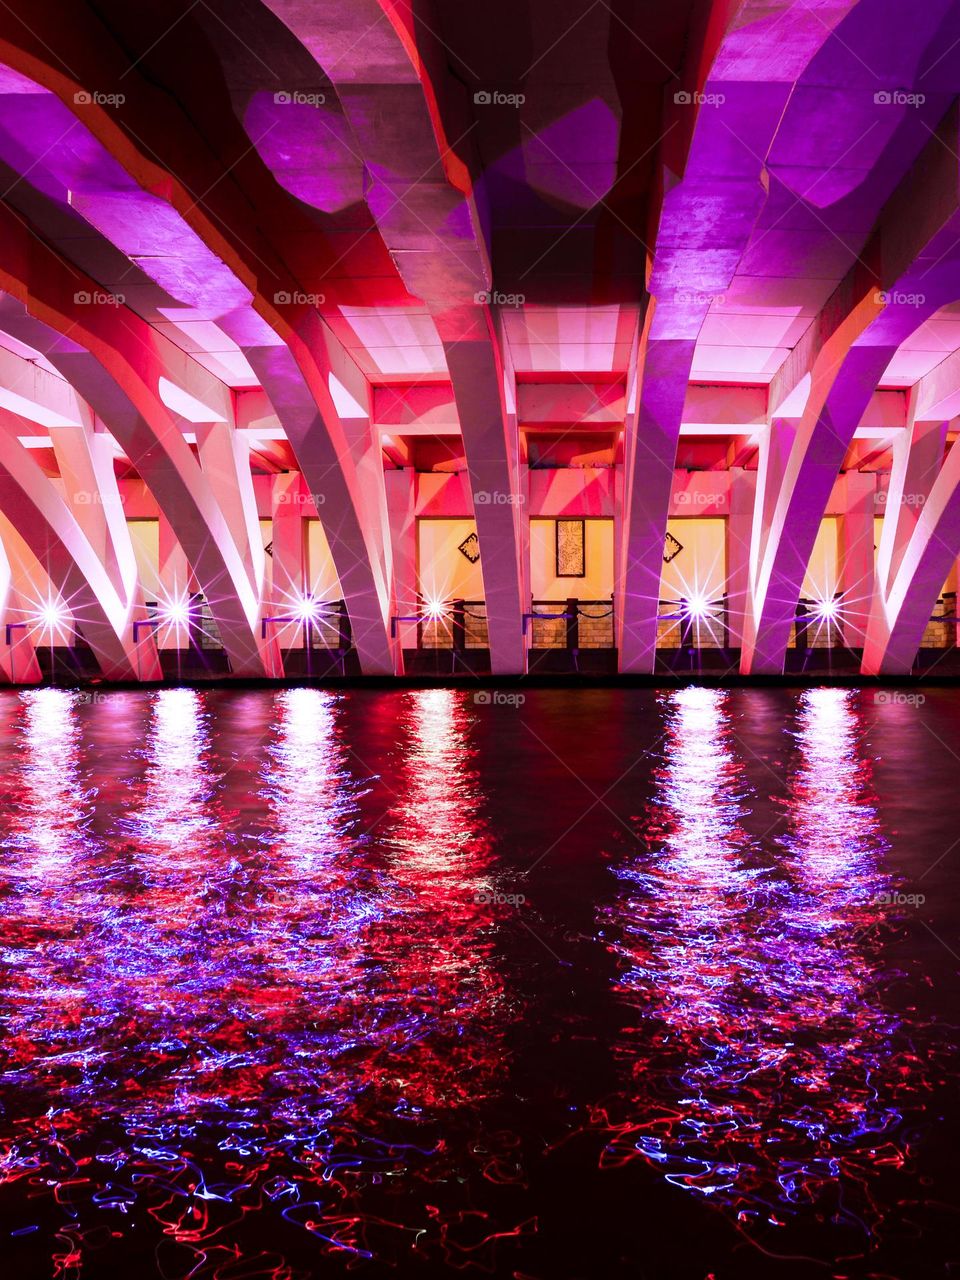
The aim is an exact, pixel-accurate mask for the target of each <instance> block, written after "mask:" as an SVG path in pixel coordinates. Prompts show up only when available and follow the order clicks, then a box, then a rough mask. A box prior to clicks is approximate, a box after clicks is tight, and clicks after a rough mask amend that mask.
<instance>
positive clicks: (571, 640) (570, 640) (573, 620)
mask: <svg viewBox="0 0 960 1280" xmlns="http://www.w3.org/2000/svg"><path fill="white" fill-rule="evenodd" d="M579 603H580V602H579V601H578V600H575V599H569V600H567V606H566V608H565V609H564V613H565V614H566V615H567V617H566V623H567V648H568V649H579V648H580V614H579V612H578V611H577V606H578V605H579Z"/></svg>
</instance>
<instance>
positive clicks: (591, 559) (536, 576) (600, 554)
mask: <svg viewBox="0 0 960 1280" xmlns="http://www.w3.org/2000/svg"><path fill="white" fill-rule="evenodd" d="M583 524H584V568H585V569H586V575H585V576H584V577H582V578H558V577H557V574H556V567H557V522H556V520H531V521H530V590H531V594H532V596H533V599H534V600H567V599H572V598H573V597H576V598H577V599H578V600H609V599H610V596H611V595H612V594H613V521H612V520H584V522H583Z"/></svg>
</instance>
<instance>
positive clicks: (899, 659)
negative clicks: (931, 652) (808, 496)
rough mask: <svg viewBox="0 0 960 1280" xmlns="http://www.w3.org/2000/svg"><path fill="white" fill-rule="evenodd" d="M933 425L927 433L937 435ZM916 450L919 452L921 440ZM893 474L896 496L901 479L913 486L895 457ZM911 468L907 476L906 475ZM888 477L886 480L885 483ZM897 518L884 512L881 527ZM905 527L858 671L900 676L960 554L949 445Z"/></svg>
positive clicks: (957, 488) (959, 481) (958, 467)
mask: <svg viewBox="0 0 960 1280" xmlns="http://www.w3.org/2000/svg"><path fill="white" fill-rule="evenodd" d="M939 425H940V424H935V427H934V431H933V435H934V438H935V439H936V438H937V437H938V436H939V430H938V428H939ZM920 452H924V450H923V448H922V444H921V450H920ZM899 463H900V465H899V466H896V470H895V472H894V476H895V477H896V480H897V484H898V489H899V491H900V493H901V495H902V496H908V494H907V491H906V490H904V489H903V487H902V486H903V484H904V483H909V484H911V485H912V484H916V483H918V481H917V476H916V472H917V471H918V470H920V468H921V467H922V466H923V463H922V462H920V464H919V466H917V467H915V468H911V467H910V466H909V461H906V462H904V461H903V460H902V459H901V460H899ZM911 472H913V475H912V476H911ZM892 485H893V479H892V480H891V487H892ZM888 520H890V521H891V523H893V522H896V521H897V513H896V511H895V510H888V511H887V513H886V514H885V516H884V525H885V526H886V522H887V521H888ZM908 520H909V523H910V525H911V531H910V534H909V537H907V538H906V540H905V543H904V544H903V545H902V546H901V547H899V548H898V550H899V563H898V564H897V567H896V568H893V567H892V566H891V569H890V577H889V579H888V582H887V585H886V586H885V587H881V588H880V589H879V590H878V592H877V595H876V598H875V601H874V608H873V611H872V613H871V616H870V623H869V626H868V629H867V639H866V643H865V644H864V651H863V668H862V669H863V673H864V675H904V674H906V673H907V672H909V671H910V669H911V668H912V666H913V664H914V661H915V660H916V656H917V650H918V649H919V647H920V641H921V639H922V638H923V632H924V629H925V628H926V625H927V623H928V621H929V619H930V615H931V613H932V611H933V606H934V605H935V604H936V601H937V597H938V596H939V595H940V592H941V591H942V590H943V584H944V582H945V581H946V579H947V575H948V574H949V572H950V569H951V567H952V565H953V563H954V561H955V560H956V558H957V554H958V552H960V453H958V452H957V449H956V447H955V446H954V447H953V448H952V449H951V451H950V453H949V454H948V455H947V460H946V462H945V463H944V465H943V467H942V468H941V469H940V471H939V473H938V474H937V477H936V479H935V481H934V482H933V484H932V486H931V487H930V490H929V494H928V496H927V497H926V500H925V501H924V502H923V504H922V506H921V507H920V509H919V513H918V514H917V516H916V520H915V522H914V520H913V518H912V516H911V517H908Z"/></svg>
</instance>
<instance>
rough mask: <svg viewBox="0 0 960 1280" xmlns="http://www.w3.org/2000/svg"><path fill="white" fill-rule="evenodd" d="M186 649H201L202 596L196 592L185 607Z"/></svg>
mask: <svg viewBox="0 0 960 1280" xmlns="http://www.w3.org/2000/svg"><path fill="white" fill-rule="evenodd" d="M187 647H188V648H190V649H202V648H203V596H202V594H201V593H200V592H196V591H195V592H194V593H193V595H191V596H190V598H189V604H188V605H187Z"/></svg>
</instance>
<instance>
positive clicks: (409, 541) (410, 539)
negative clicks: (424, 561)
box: [384, 467, 417, 662]
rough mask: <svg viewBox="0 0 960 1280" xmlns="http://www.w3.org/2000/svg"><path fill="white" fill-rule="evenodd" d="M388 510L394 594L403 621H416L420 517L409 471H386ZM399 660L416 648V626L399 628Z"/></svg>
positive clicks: (401, 625) (413, 480) (412, 478)
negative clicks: (410, 619) (405, 652)
mask: <svg viewBox="0 0 960 1280" xmlns="http://www.w3.org/2000/svg"><path fill="white" fill-rule="evenodd" d="M384 481H385V484H386V491H387V510H388V511H389V513H390V543H391V546H392V548H393V575H394V590H395V592H396V609H397V614H398V615H399V616H400V617H413V616H414V615H415V614H416V612H417V517H416V510H417V507H416V474H415V472H414V471H413V469H412V468H410V467H404V468H402V469H398V470H395V471H386V472H385V473H384ZM397 634H398V638H399V656H400V660H401V662H402V657H403V651H404V650H405V649H415V648H416V645H417V625H416V623H415V622H401V623H399V624H398V627H397Z"/></svg>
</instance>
